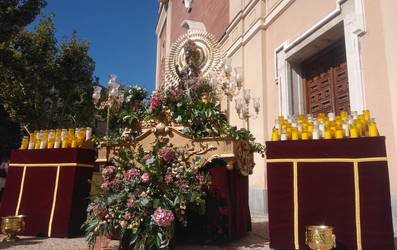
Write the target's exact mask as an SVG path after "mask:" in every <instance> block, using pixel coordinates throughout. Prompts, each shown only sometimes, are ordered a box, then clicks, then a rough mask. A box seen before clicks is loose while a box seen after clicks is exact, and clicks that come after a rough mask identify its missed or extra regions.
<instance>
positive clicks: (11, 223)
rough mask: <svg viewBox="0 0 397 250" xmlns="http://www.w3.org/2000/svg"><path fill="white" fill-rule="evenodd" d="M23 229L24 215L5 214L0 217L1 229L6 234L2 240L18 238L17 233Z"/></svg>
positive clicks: (11, 240)
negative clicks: (5, 215)
mask: <svg viewBox="0 0 397 250" xmlns="http://www.w3.org/2000/svg"><path fill="white" fill-rule="evenodd" d="M24 230H25V216H24V215H18V216H7V217H2V218H1V231H2V232H3V233H4V234H6V235H7V237H5V238H4V239H3V242H15V241H16V240H18V237H17V234H20V233H22V232H23V231H24Z"/></svg>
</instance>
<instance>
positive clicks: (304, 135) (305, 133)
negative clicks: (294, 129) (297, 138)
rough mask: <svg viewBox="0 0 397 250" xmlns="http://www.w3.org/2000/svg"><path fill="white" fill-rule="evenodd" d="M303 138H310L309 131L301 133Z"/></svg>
mask: <svg viewBox="0 0 397 250" xmlns="http://www.w3.org/2000/svg"><path fill="white" fill-rule="evenodd" d="M301 137H302V140H309V133H308V132H306V131H303V132H302V134H301Z"/></svg>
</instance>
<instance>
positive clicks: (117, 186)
mask: <svg viewBox="0 0 397 250" xmlns="http://www.w3.org/2000/svg"><path fill="white" fill-rule="evenodd" d="M122 183H123V181H122V180H120V179H118V178H115V179H114V180H113V181H111V182H110V185H111V187H112V188H113V190H115V191H118V190H119V189H120V188H121V185H122Z"/></svg>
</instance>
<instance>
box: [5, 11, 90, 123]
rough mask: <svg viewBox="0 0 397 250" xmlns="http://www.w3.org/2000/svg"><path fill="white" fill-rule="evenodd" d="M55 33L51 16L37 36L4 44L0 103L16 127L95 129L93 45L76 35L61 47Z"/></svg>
mask: <svg viewBox="0 0 397 250" xmlns="http://www.w3.org/2000/svg"><path fill="white" fill-rule="evenodd" d="M54 33H55V28H54V23H53V18H52V17H49V18H46V19H42V20H41V21H40V23H39V24H38V26H37V27H36V29H35V31H34V32H29V31H26V30H25V31H22V32H20V33H19V34H18V35H16V36H15V37H14V38H13V39H12V40H11V41H10V42H8V43H3V44H0V72H2V74H0V88H1V89H2V91H1V92H0V99H1V100H2V102H3V105H4V109H5V110H6V111H7V112H8V113H9V115H10V117H11V119H12V120H13V121H14V122H17V123H20V124H21V125H28V126H29V128H31V129H44V128H53V127H68V126H72V127H78V126H86V125H90V123H91V122H92V119H93V109H94V108H93V104H92V102H91V94H92V82H93V79H92V75H93V72H94V68H95V64H94V62H93V60H92V59H91V58H90V57H89V55H88V49H89V45H88V43H87V42H84V41H79V40H77V39H76V34H75V33H73V34H72V36H71V38H70V39H69V40H66V39H65V40H64V41H62V42H61V43H60V44H58V43H57V41H56V39H55V34H54Z"/></svg>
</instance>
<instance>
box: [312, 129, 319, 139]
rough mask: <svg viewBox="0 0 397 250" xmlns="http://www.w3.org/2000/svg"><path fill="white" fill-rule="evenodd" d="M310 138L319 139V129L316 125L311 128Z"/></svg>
mask: <svg viewBox="0 0 397 250" xmlns="http://www.w3.org/2000/svg"><path fill="white" fill-rule="evenodd" d="M312 139H313V140H318V139H320V132H319V129H318V128H316V127H314V128H313V133H312Z"/></svg>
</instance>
